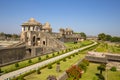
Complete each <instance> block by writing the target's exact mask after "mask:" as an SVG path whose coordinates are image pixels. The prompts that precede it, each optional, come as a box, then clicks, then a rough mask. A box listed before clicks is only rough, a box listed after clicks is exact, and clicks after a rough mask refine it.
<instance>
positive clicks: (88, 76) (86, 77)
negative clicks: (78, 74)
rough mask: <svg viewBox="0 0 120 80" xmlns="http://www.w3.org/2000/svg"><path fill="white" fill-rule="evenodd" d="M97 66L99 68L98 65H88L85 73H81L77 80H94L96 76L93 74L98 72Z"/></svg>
mask: <svg viewBox="0 0 120 80" xmlns="http://www.w3.org/2000/svg"><path fill="white" fill-rule="evenodd" d="M97 66H99V64H94V63H90V65H89V66H88V68H87V71H86V72H85V73H83V75H82V78H81V79H79V80H96V79H97V76H96V75H95V73H97V72H98V70H97Z"/></svg>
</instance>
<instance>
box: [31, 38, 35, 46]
mask: <svg viewBox="0 0 120 80" xmlns="http://www.w3.org/2000/svg"><path fill="white" fill-rule="evenodd" d="M32 41H33V46H35V44H36V36H33V39H32Z"/></svg>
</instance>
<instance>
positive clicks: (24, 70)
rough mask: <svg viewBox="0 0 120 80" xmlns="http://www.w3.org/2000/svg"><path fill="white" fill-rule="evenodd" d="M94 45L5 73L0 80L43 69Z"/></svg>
mask: <svg viewBox="0 0 120 80" xmlns="http://www.w3.org/2000/svg"><path fill="white" fill-rule="evenodd" d="M96 44H97V43H96V42H95V43H93V44H91V45H88V46H85V47H82V48H79V49H76V50H73V51H71V52H68V53H65V54H63V55H60V56H57V57H54V58H51V59H48V60H45V61H42V62H40V63H36V64H33V65H31V66H28V67H25V68H22V69H19V70H16V71H13V72H10V73H6V74H4V75H2V76H0V80H9V78H13V77H16V76H19V75H21V74H23V73H26V72H29V71H30V70H36V69H38V68H40V67H43V66H45V65H47V64H49V63H53V62H55V61H57V60H59V59H62V58H64V57H67V56H69V55H71V54H74V53H76V52H78V51H80V50H83V49H86V48H89V47H91V46H94V45H96Z"/></svg>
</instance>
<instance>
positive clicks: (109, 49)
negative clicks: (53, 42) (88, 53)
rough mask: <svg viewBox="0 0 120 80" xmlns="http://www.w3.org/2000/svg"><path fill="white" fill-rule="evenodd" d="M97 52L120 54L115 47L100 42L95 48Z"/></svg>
mask: <svg viewBox="0 0 120 80" xmlns="http://www.w3.org/2000/svg"><path fill="white" fill-rule="evenodd" d="M95 51H97V52H110V53H120V47H117V46H115V45H110V44H107V43H104V42H100V45H99V46H98V47H97V48H96V50H95Z"/></svg>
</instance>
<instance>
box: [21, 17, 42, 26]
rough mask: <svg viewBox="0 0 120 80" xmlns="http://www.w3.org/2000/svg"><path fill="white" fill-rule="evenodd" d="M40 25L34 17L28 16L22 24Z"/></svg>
mask: <svg viewBox="0 0 120 80" xmlns="http://www.w3.org/2000/svg"><path fill="white" fill-rule="evenodd" d="M30 25H34V26H42V24H41V23H39V22H37V21H36V20H35V19H34V18H30V19H29V20H28V21H27V22H25V23H23V24H22V26H30Z"/></svg>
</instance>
